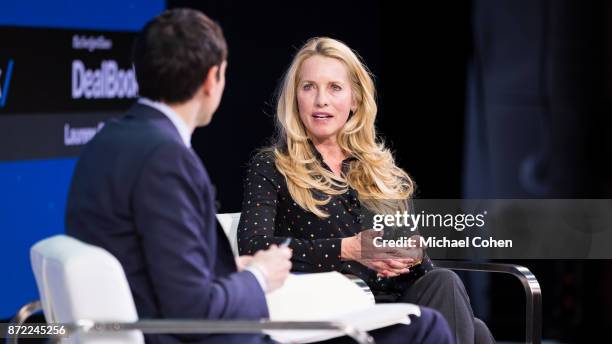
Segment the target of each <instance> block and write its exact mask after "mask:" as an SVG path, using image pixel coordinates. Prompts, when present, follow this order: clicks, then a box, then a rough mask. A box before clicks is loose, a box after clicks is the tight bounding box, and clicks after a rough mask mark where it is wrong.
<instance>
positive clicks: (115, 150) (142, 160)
mask: <svg viewBox="0 0 612 344" xmlns="http://www.w3.org/2000/svg"><path fill="white" fill-rule="evenodd" d="M214 204H215V191H214V187H213V185H212V184H211V182H210V180H209V177H208V174H207V172H206V170H205V169H204V166H203V165H202V162H201V161H200V159H199V158H198V157H197V155H196V154H195V153H194V151H193V150H191V149H190V148H188V147H186V146H185V144H184V143H183V141H182V140H181V137H180V135H179V133H178V131H177V129H176V128H175V127H174V125H173V124H172V122H170V120H169V119H168V118H167V117H166V116H165V115H164V114H163V113H161V112H159V111H157V110H156V109H153V108H151V107H149V106H146V105H142V104H135V105H134V106H133V107H132V108H131V109H130V110H129V112H128V113H127V115H126V116H125V117H124V118H122V119H120V120H114V121H110V122H109V123H108V124H107V125H106V126H105V127H104V128H103V129H102V130H101V131H100V132H99V133H98V134H97V135H96V136H95V137H94V138H93V139H92V141H91V142H90V143H88V144H87V146H86V147H85V148H84V150H83V152H82V154H81V157H80V159H79V161H78V163H77V166H76V169H75V172H74V176H73V179H72V185H71V187H70V193H69V196H68V204H67V207H66V233H67V234H68V235H71V236H73V237H76V238H78V239H80V240H83V241H85V242H87V243H91V244H93V245H97V246H100V247H103V248H105V249H106V250H108V251H109V252H110V253H112V254H113V255H114V256H115V257H117V259H119V261H120V262H121V264H122V265H123V268H124V270H125V273H126V275H127V279H128V281H129V284H130V287H131V290H132V294H133V296H134V300H135V303H136V307H137V310H138V315H139V317H140V318H197V319H260V318H266V317H268V309H267V306H266V303H265V295H264V292H263V291H262V289H261V287H260V286H259V284H258V282H257V280H256V278H255V277H254V276H253V275H252V274H251V273H250V272H248V271H243V272H236V266H235V262H234V259H233V256H232V253H231V250H230V246H229V243H228V241H227V239H226V237H225V235H224V234H223V232H222V231H221V230H220V229H218V228H217V225H216V220H215V206H214ZM179 338H180V340H181V341H196V342H206V343H260V342H263V341H266V339H264V337H262V336H258V335H232V336H229V335H225V336H219V335H216V336H184V337H179ZM179 338H177V337H173V336H165V335H164V336H147V341H148V342H159V343H172V342H176V341H178V340H179Z"/></svg>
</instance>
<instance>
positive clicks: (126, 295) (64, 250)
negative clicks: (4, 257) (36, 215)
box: [30, 235, 144, 344]
mask: <svg viewBox="0 0 612 344" xmlns="http://www.w3.org/2000/svg"><path fill="white" fill-rule="evenodd" d="M30 258H31V262H32V270H33V271H34V276H35V278H36V284H37V285H38V291H39V294H40V299H41V302H42V307H43V312H44V314H45V318H46V319H47V322H49V323H74V322H77V321H79V320H92V321H104V322H115V321H116V322H133V321H137V320H138V313H137V312H136V307H135V305H134V299H133V298H132V293H131V291H130V287H129V284H128V282H127V279H126V277H125V273H124V272H123V268H122V267H121V264H120V263H119V261H118V260H117V259H116V258H115V257H114V256H113V255H111V254H110V253H109V252H108V251H106V250H104V249H102V248H100V247H96V246H93V245H88V244H85V243H83V242H81V241H79V240H76V239H74V238H71V237H69V236H66V235H56V236H53V237H50V238H48V239H44V240H42V241H39V242H38V243H36V244H35V245H34V246H32V248H31V250H30ZM66 342H74V343H87V344H92V343H96V344H101V343H109V344H110V343H130V344H132V343H133V344H141V343H144V338H143V335H142V332H140V331H128V332H117V333H104V334H102V333H96V334H77V335H75V336H71V337H70V338H69V339H68V340H67V341H66Z"/></svg>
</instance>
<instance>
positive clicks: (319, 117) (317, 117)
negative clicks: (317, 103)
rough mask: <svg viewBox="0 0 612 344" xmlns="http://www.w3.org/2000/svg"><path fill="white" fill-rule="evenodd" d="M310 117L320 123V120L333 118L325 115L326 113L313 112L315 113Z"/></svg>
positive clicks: (328, 114)
mask: <svg viewBox="0 0 612 344" xmlns="http://www.w3.org/2000/svg"><path fill="white" fill-rule="evenodd" d="M312 117H313V118H314V119H315V120H319V121H320V120H326V119H329V118H332V117H334V116H332V114H330V113H327V112H315V113H313V114H312Z"/></svg>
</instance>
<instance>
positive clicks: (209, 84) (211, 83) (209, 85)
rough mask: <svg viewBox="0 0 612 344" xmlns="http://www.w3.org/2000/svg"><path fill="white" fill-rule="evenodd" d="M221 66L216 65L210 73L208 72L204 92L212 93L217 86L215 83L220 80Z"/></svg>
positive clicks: (211, 68)
mask: <svg viewBox="0 0 612 344" xmlns="http://www.w3.org/2000/svg"><path fill="white" fill-rule="evenodd" d="M219 73H220V71H219V66H217V65H215V66H212V67H210V69H209V70H208V73H206V79H204V84H203V85H202V86H203V91H204V94H206V95H210V93H211V91H212V90H213V89H214V88H215V85H217V83H218V82H219V79H220V78H219Z"/></svg>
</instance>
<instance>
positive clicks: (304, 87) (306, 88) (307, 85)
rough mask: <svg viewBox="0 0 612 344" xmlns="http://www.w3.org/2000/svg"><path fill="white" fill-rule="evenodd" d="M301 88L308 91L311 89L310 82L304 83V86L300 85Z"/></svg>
mask: <svg viewBox="0 0 612 344" xmlns="http://www.w3.org/2000/svg"><path fill="white" fill-rule="evenodd" d="M302 89H303V90H304V91H308V90H310V89H312V84H304V86H302Z"/></svg>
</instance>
